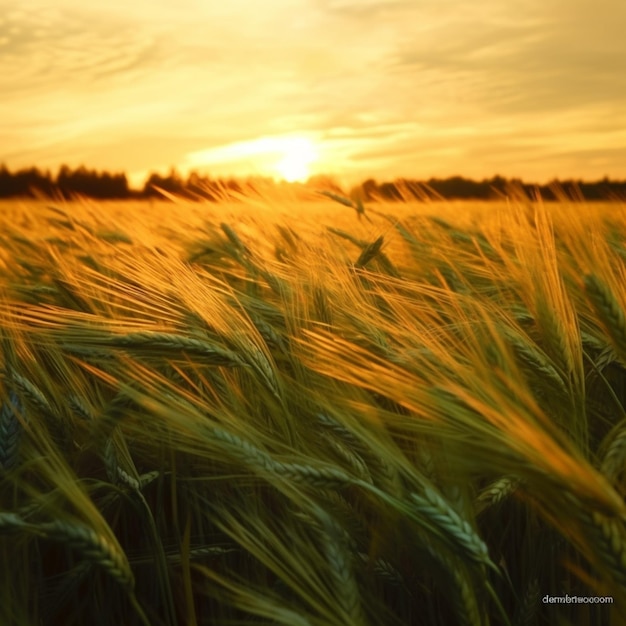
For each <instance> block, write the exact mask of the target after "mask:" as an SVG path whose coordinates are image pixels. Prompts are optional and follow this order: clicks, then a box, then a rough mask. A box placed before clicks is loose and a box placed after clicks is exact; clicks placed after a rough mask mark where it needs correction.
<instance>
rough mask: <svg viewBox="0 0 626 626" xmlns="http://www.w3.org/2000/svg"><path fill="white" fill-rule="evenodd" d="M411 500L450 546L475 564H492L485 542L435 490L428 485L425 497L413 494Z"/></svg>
mask: <svg viewBox="0 0 626 626" xmlns="http://www.w3.org/2000/svg"><path fill="white" fill-rule="evenodd" d="M409 498H410V500H411V501H412V502H413V503H414V504H415V505H416V508H417V512H418V513H419V515H420V516H424V517H426V519H427V520H428V521H429V522H431V523H432V524H433V525H434V528H435V529H436V532H438V533H440V534H441V535H442V538H444V539H445V540H446V542H447V543H448V544H449V545H452V546H453V547H454V548H455V549H460V550H461V552H463V553H464V554H465V555H466V556H467V557H468V558H469V559H470V560H471V561H473V562H475V563H484V564H491V560H490V559H489V551H488V549H487V545H486V544H485V542H484V541H483V540H482V539H481V538H480V537H479V536H478V534H477V533H476V531H475V530H474V529H473V528H472V527H471V525H470V524H469V522H468V521H466V520H464V519H463V518H462V517H461V516H460V515H459V514H458V513H457V512H456V511H455V510H454V508H453V507H452V506H450V504H448V502H446V500H444V498H443V497H442V496H440V495H439V494H438V493H437V492H436V491H435V490H434V489H433V488H431V487H430V486H428V485H427V486H426V487H425V488H424V495H423V496H421V495H419V494H417V493H411V494H410V495H409ZM441 531H443V532H441Z"/></svg>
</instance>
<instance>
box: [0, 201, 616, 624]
mask: <svg viewBox="0 0 626 626" xmlns="http://www.w3.org/2000/svg"><path fill="white" fill-rule="evenodd" d="M335 200H339V201H335ZM335 200H333V199H332V198H330V197H327V198H322V199H321V200H320V201H319V202H317V203H313V202H302V201H300V200H296V199H293V198H289V197H276V198H270V197H263V196H262V195H257V196H250V197H249V198H247V199H245V200H243V201H242V200H240V201H238V202H230V203H227V202H224V203H221V204H215V203H208V204H202V205H201V204H184V203H152V204H149V203H143V204H134V205H133V204H113V203H112V204H95V203H91V202H89V201H87V200H85V201H83V202H76V203H46V202H35V201H28V200H24V201H21V202H13V203H10V204H9V203H5V204H3V205H2V206H0V296H1V297H0V340H1V343H0V348H1V353H0V404H1V408H0V572H1V575H0V576H1V578H0V579H1V580H2V581H3V582H2V584H1V585H0V623H1V624H11V625H15V626H30V625H33V626H35V625H46V626H47V625H48V624H51V625H52V624H54V625H56V624H59V625H60V624H63V625H64V626H72V625H76V626H83V625H84V624H93V625H95V626H100V625H101V626H110V625H112V624H119V625H123V626H132V625H142V626H147V625H153V626H174V625H178V624H180V625H189V626H194V625H210V624H217V625H224V626H226V625H231V624H268V625H270V624H272V625H278V624H282V625H284V626H305V625H307V626H346V625H350V626H351V625H354V626H365V625H370V626H406V625H412V624H424V625H427V626H429V625H434V626H439V625H440V626H444V625H446V626H447V625H450V624H459V625H463V624H466V625H468V626H487V625H489V624H490V625H494V626H495V625H498V626H499V625H507V626H508V625H510V626H526V625H528V626H530V625H534V624H540V625H542V624H545V625H546V626H548V625H550V626H552V625H557V626H566V625H572V626H574V625H576V626H579V625H580V626H592V625H593V626H597V625H599V624H614V625H616V626H618V625H619V624H624V623H626V525H625V521H626V506H625V503H624V496H625V494H626V476H625V472H624V469H625V468H626V465H625V463H626V414H625V412H624V405H625V402H626V318H625V311H626V281H625V279H626V272H625V270H626V264H625V257H626V207H625V206H624V205H621V204H618V203H614V204H597V205H594V204H584V203H568V202H565V201H564V202H561V203H558V204H543V203H541V202H531V201H528V200H525V199H523V198H517V199H511V200H510V201H508V202H502V203H490V204H483V205H479V204H463V203H439V202H438V203H432V204H415V205H408V204H407V205H402V204H387V205H385V204H371V205H368V206H366V207H365V208H364V209H363V207H360V206H358V205H356V204H355V205H354V207H350V206H347V205H348V204H349V202H347V201H346V202H344V203H342V202H341V198H336V199H335ZM565 596H567V597H569V598H570V600H569V601H568V602H566V603H560V602H553V601H552V599H553V598H554V597H565ZM572 597H576V598H580V601H578V600H572V599H571V598H572ZM589 598H591V599H592V601H591V602H589ZM585 599H586V600H585Z"/></svg>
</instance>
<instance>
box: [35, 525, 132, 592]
mask: <svg viewBox="0 0 626 626" xmlns="http://www.w3.org/2000/svg"><path fill="white" fill-rule="evenodd" d="M37 529H38V530H40V531H42V532H43V533H44V534H45V536H46V537H47V538H48V539H50V540H52V541H57V542H60V543H63V544H65V545H67V546H69V547H70V548H73V549H75V550H77V551H78V552H80V553H81V554H82V555H83V556H85V557H86V558H87V559H89V560H90V561H91V562H93V563H94V564H96V565H98V566H99V567H101V568H102V569H104V570H105V571H106V572H107V573H108V574H109V575H110V576H111V577H112V578H113V579H114V580H116V581H117V582H118V583H120V585H122V587H124V588H125V589H127V590H128V591H132V589H133V587H134V584H135V580H134V576H133V573H132V571H131V569H130V566H129V564H128V561H127V559H126V556H125V555H124V553H123V552H121V550H119V549H118V548H117V547H116V546H115V545H114V544H112V543H111V542H110V541H109V540H107V539H106V538H105V537H104V536H102V535H99V534H98V533H96V531H95V530H93V529H92V528H89V527H88V526H85V525H83V524H79V523H76V522H72V523H69V522H65V521H62V520H55V521H54V522H49V523H45V524H39V525H38V526H37Z"/></svg>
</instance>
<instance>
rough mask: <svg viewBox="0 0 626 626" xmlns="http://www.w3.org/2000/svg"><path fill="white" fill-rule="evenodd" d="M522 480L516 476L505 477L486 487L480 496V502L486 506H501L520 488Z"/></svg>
mask: <svg viewBox="0 0 626 626" xmlns="http://www.w3.org/2000/svg"><path fill="white" fill-rule="evenodd" d="M519 484H520V480H519V478H517V477H515V476H503V477H502V478H499V479H498V480H496V481H494V482H493V483H491V484H490V485H489V486H488V487H485V489H483V491H481V493H480V495H479V496H478V501H479V502H480V503H483V504H485V505H494V504H499V503H500V502H502V501H503V500H504V499H505V498H507V497H508V496H510V495H511V494H512V493H513V492H514V491H515V490H516V489H517V487H518V486H519Z"/></svg>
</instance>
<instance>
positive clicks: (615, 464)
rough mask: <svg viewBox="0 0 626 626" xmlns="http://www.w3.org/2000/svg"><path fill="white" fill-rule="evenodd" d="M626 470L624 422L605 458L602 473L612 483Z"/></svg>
mask: <svg viewBox="0 0 626 626" xmlns="http://www.w3.org/2000/svg"><path fill="white" fill-rule="evenodd" d="M624 469H626V420H623V421H622V422H621V423H620V425H619V429H618V430H617V432H616V433H615V436H614V437H613V439H612V441H611V443H610V445H609V447H608V449H607V451H606V454H605V455H604V458H603V459H602V466H601V471H602V473H603V474H604V475H605V476H606V477H607V478H608V479H609V480H610V481H611V482H612V483H615V481H616V480H617V479H618V478H619V475H620V474H621V473H622V472H623V471H624Z"/></svg>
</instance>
